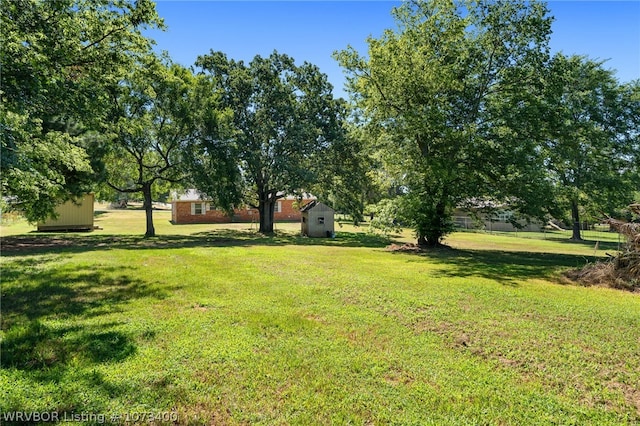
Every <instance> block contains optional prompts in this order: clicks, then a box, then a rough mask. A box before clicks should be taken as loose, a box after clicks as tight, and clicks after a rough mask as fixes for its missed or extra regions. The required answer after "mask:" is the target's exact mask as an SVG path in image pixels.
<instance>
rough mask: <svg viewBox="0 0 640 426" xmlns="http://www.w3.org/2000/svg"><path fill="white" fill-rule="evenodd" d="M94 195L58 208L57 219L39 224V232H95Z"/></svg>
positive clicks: (68, 202) (88, 195) (66, 203)
mask: <svg viewBox="0 0 640 426" xmlns="http://www.w3.org/2000/svg"><path fill="white" fill-rule="evenodd" d="M93 201H94V199H93V194H87V195H85V196H84V197H82V198H78V199H75V200H69V201H67V202H65V203H62V204H60V205H58V206H57V207H56V216H57V217H56V218H55V219H54V218H50V219H47V220H45V221H44V222H38V231H91V230H93Z"/></svg>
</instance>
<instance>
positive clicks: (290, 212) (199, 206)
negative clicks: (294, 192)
mask: <svg viewBox="0 0 640 426" xmlns="http://www.w3.org/2000/svg"><path fill="white" fill-rule="evenodd" d="M298 204H299V203H298V200H297V198H295V197H285V198H281V199H279V200H278V201H277V202H276V205H275V211H274V214H273V218H274V220H275V221H282V222H286V221H289V222H297V221H300V219H301V218H302V214H301V213H300V209H299V207H298ZM259 218H260V216H259V215H258V209H253V208H250V207H246V208H236V209H235V210H234V211H233V214H232V215H228V214H227V213H225V212H224V211H222V210H218V209H216V208H215V207H214V206H213V205H212V204H211V203H210V202H208V201H207V200H201V199H200V198H199V194H197V193H196V192H195V191H188V192H187V194H185V195H184V196H182V197H180V199H178V200H175V201H173V202H172V203H171V222H172V223H173V224H183V223H231V222H258V221H259Z"/></svg>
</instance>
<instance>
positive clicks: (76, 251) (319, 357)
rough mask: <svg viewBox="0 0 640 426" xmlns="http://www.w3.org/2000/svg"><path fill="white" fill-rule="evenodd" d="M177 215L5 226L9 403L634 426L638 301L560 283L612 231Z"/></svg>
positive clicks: (281, 420) (639, 385)
mask: <svg viewBox="0 0 640 426" xmlns="http://www.w3.org/2000/svg"><path fill="white" fill-rule="evenodd" d="M169 216H170V215H169V213H168V212H157V215H156V218H157V219H156V221H157V231H158V233H159V235H160V236H159V237H157V238H154V239H149V240H145V239H143V238H142V237H141V236H140V235H141V234H142V233H143V232H144V217H143V213H142V212H141V211H118V212H103V213H100V214H98V215H97V217H96V224H97V225H99V226H101V227H102V228H103V229H102V230H99V231H96V232H92V233H85V234H44V235H40V234H36V233H30V232H29V230H30V229H31V228H30V227H29V226H28V225H26V224H24V223H14V224H11V225H10V226H5V227H3V228H2V230H1V232H2V235H3V236H4V238H3V250H2V259H1V260H2V290H1V293H2V370H1V373H0V411H1V412H2V413H6V412H11V411H39V412H42V411H57V412H60V413H67V415H68V416H70V415H71V413H93V414H105V415H106V416H107V419H110V418H111V415H124V414H126V413H149V412H150V413H154V414H157V413H163V412H173V413H175V414H174V415H175V417H177V418H178V422H177V423H179V424H265V425H272V424H305V425H306V424H308V425H317V424H331V423H333V424H398V425H411V424H415V425H425V424H433V425H461V424H473V425H476V424H491V425H493V424H496V425H500V424H508V425H523V424H527V425H532V424H534V425H535V424H541V425H547V424H562V425H569V424H575V425H585V424H592V425H606V424H611V425H613V424H637V423H640V296H639V295H638V294H631V293H626V292H621V291H616V290H609V289H603V288H584V287H578V286H574V285H568V284H566V282H564V281H563V280H562V279H561V278H560V272H561V271H563V270H565V269H567V268H572V267H576V266H580V265H584V264H585V263H586V262H590V261H593V260H594V256H595V257H599V256H603V255H604V253H605V251H607V250H609V251H611V250H612V248H611V247H608V246H607V244H608V243H606V242H604V243H600V244H599V247H598V250H597V251H596V250H594V249H595V246H594V243H593V242H588V243H585V244H571V243H568V242H565V241H564V240H555V239H522V238H513V237H509V236H497V235H486V234H471V233H456V234H453V235H452V236H451V237H449V238H448V239H447V242H448V243H449V244H450V245H451V246H452V247H453V248H454V249H449V250H438V251H434V252H432V253H427V254H417V253H405V252H391V251H387V250H385V247H386V246H387V245H388V244H389V242H390V241H389V240H387V239H385V238H382V237H377V236H374V235H370V234H367V233H366V232H365V230H364V229H363V228H354V227H352V226H349V225H345V226H344V227H343V228H340V229H338V233H337V238H336V239H334V240H318V239H308V238H302V237H299V236H297V235H296V230H298V226H299V225H297V224H278V226H277V228H278V233H277V235H276V236H275V237H262V236H259V235H256V234H255V229H254V230H252V229H251V225H250V224H236V225H233V226H220V225H215V226H214V225H181V226H173V225H171V224H170V223H169V222H168V220H169ZM254 228H255V226H254ZM392 238H393V241H395V242H397V243H401V242H406V241H410V239H411V236H410V233H408V232H407V233H404V234H402V235H398V236H395V237H392ZM610 244H614V243H613V242H610ZM603 245H604V246H605V247H602V246H603ZM0 416H2V414H0ZM134 416H138V417H137V418H138V419H141V415H140V414H135V415H134ZM167 416H168V415H165V418H168V417H167ZM175 417H172V418H173V419H175ZM135 418H136V417H132V418H131V419H135ZM69 424H70V423H69Z"/></svg>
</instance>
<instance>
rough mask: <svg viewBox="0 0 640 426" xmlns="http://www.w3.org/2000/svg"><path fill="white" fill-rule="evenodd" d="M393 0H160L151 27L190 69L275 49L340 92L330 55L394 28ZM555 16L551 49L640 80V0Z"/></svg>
mask: <svg viewBox="0 0 640 426" xmlns="http://www.w3.org/2000/svg"><path fill="white" fill-rule="evenodd" d="M397 4H399V2H394V1H264V0H263V1H213V0H199V1H185V0H159V1H158V0H157V10H158V13H159V14H160V16H161V17H163V18H164V20H165V24H166V25H167V27H168V29H167V31H165V32H159V31H150V32H148V35H149V36H150V37H151V38H153V39H155V40H156V42H157V49H159V50H166V51H168V52H169V54H170V56H171V57H172V58H173V60H174V61H175V62H178V63H180V64H182V65H185V66H190V65H192V64H193V63H194V61H195V59H196V57H197V56H198V55H202V54H205V53H208V52H209V50H211V49H213V50H220V51H223V52H225V53H226V54H227V55H228V56H229V57H230V58H233V59H238V60H240V59H241V60H245V61H250V60H251V59H252V58H253V57H254V56H255V55H257V54H259V55H262V56H268V55H269V54H270V53H271V52H273V50H274V49H275V50H278V52H280V53H286V54H288V55H290V56H292V57H293V58H294V59H295V60H296V62H297V63H302V62H303V61H308V62H311V63H313V64H315V65H317V66H319V67H320V70H321V71H322V72H324V73H326V74H327V75H328V76H329V81H331V83H332V84H333V85H334V87H335V94H336V95H337V96H345V97H346V95H345V94H344V92H343V90H342V89H343V83H344V75H343V71H342V69H341V68H340V66H339V65H338V64H337V63H336V61H335V60H333V59H332V58H331V54H332V53H333V52H334V51H335V50H341V49H344V48H345V47H346V46H347V45H349V44H350V45H352V46H353V47H355V48H356V49H357V50H359V51H361V52H362V53H366V47H367V45H366V42H365V40H366V38H367V36H369V35H372V36H374V37H377V36H379V35H380V34H381V33H382V31H383V30H384V29H386V28H395V24H394V21H393V19H392V17H391V14H390V12H391V9H392V8H393V7H394V6H395V5H397ZM548 4H549V7H550V9H551V14H552V15H553V16H555V21H554V23H553V27H552V29H553V34H552V36H551V48H552V51H553V52H557V51H562V52H564V53H565V54H580V55H586V56H589V57H590V58H592V59H599V60H607V62H606V63H605V66H606V67H607V68H611V69H615V70H617V74H616V75H617V77H618V79H619V80H620V81H622V82H626V81H630V80H634V79H638V78H640V0H627V1H576V0H565V1H549V2H548Z"/></svg>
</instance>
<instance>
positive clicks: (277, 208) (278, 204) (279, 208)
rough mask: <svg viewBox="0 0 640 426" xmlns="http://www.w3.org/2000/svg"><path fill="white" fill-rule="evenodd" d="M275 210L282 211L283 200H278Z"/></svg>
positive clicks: (275, 211)
mask: <svg viewBox="0 0 640 426" xmlns="http://www.w3.org/2000/svg"><path fill="white" fill-rule="evenodd" d="M273 212H274V213H282V201H278V202H276V204H275V205H274V206H273Z"/></svg>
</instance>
